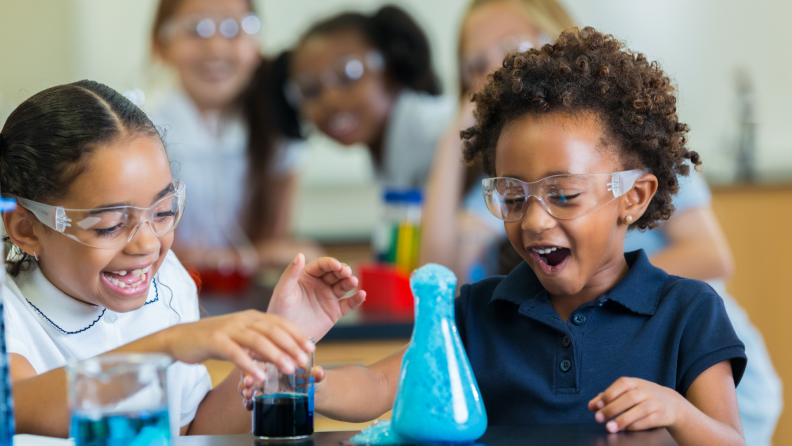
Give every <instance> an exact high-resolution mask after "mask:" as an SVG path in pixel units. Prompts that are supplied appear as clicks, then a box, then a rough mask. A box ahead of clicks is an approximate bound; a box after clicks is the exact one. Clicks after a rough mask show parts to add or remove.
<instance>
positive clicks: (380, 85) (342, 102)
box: [290, 30, 397, 146]
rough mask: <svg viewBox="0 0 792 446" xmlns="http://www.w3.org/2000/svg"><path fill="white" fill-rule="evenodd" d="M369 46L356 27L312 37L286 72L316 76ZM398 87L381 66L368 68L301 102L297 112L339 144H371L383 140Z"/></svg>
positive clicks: (359, 55)
mask: <svg viewBox="0 0 792 446" xmlns="http://www.w3.org/2000/svg"><path fill="white" fill-rule="evenodd" d="M372 50H374V47H372V46H371V45H370V44H369V43H368V42H367V41H366V39H365V38H364V36H363V35H362V34H361V33H360V32H358V31H355V30H349V31H337V32H333V33H330V34H326V35H319V36H314V37H310V38H308V39H307V40H306V41H305V42H303V43H302V44H301V45H300V47H299V48H297V50H296V51H295V52H294V55H293V58H292V66H291V73H290V75H291V77H292V78H299V77H301V76H306V75H307V76H314V77H317V78H318V77H320V76H321V75H322V73H323V72H325V71H326V70H328V69H332V68H334V67H335V66H337V65H338V63H339V61H341V60H343V59H344V58H347V57H349V56H357V57H360V58H363V57H365V55H366V54H367V53H369V52H370V51H372ZM396 93H397V92H396V91H395V89H394V88H393V87H392V86H391V85H389V82H388V81H387V79H386V76H385V72H384V71H378V72H375V71H372V70H366V71H365V73H364V74H363V76H362V77H361V78H360V79H359V80H357V81H355V82H354V83H352V84H351V85H348V86H346V87H337V88H325V89H324V90H323V91H322V93H321V95H320V96H319V97H318V98H316V99H314V100H308V101H306V102H305V103H303V104H302V105H301V112H302V114H303V116H305V117H306V118H307V119H308V120H309V121H311V122H312V123H314V124H315V125H316V126H317V127H318V128H319V130H321V131H322V133H324V134H326V135H327V136H329V137H330V138H333V139H334V140H336V141H338V142H339V143H341V144H344V145H352V144H360V143H362V144H367V145H369V146H374V145H378V144H379V143H381V141H382V137H383V135H384V133H385V123H386V122H387V119H388V116H389V114H390V110H391V108H392V107H393V104H394V101H395V99H396Z"/></svg>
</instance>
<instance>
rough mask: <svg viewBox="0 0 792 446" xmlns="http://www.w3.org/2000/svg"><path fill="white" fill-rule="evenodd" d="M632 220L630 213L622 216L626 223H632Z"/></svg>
mask: <svg viewBox="0 0 792 446" xmlns="http://www.w3.org/2000/svg"><path fill="white" fill-rule="evenodd" d="M632 220H633V218H632V215H628V216H626V217H624V221H626V222H627V224H628V225H629V224H630V223H632Z"/></svg>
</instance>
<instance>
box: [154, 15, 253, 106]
mask: <svg viewBox="0 0 792 446" xmlns="http://www.w3.org/2000/svg"><path fill="white" fill-rule="evenodd" d="M250 12H251V11H250V9H249V8H248V3H247V2H246V1H244V0H222V1H218V0H183V1H182V2H181V4H180V5H179V8H178V10H177V11H176V14H175V15H174V16H173V17H172V18H171V19H169V22H172V23H176V22H179V23H181V22H184V23H193V22H195V18H207V17H208V18H211V19H214V20H215V22H220V21H222V20H223V19H226V18H233V19H236V20H237V21H240V20H241V19H242V18H243V17H245V16H246V15H247V14H250ZM156 51H157V54H158V55H159V56H160V57H162V59H163V60H165V62H166V63H168V64H169V65H171V66H172V67H173V68H175V69H176V72H177V74H178V76H179V81H180V83H181V85H182V87H183V88H184V90H185V92H186V93H187V94H188V95H189V96H190V98H191V99H192V100H193V102H195V104H196V105H197V106H198V108H199V109H201V110H212V109H224V108H226V107H228V106H230V105H231V104H232V103H233V101H234V100H236V99H237V97H238V96H239V95H240V93H241V92H242V90H243V89H244V88H245V87H246V86H247V85H248V83H249V82H250V79H251V77H252V76H253V72H254V71H255V69H256V67H257V66H258V64H259V63H260V61H261V56H260V52H259V45H258V41H257V40H256V37H255V36H253V35H249V34H247V33H245V32H242V31H240V32H239V34H237V36H236V37H233V38H230V39H229V38H225V37H223V36H222V35H221V33H220V32H215V34H214V35H213V36H212V37H209V38H202V37H200V36H198V35H197V34H195V32H194V30H192V31H191V30H188V29H183V28H178V30H177V31H176V32H174V33H172V35H170V36H169V37H168V38H167V39H165V40H164V41H162V42H160V43H159V44H158V45H157V47H156Z"/></svg>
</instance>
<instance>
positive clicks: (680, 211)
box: [421, 0, 783, 446]
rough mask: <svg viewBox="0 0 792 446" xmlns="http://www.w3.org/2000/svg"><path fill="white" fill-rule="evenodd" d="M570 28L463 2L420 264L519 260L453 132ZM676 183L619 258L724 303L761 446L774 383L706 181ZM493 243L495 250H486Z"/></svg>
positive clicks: (543, 8)
mask: <svg viewBox="0 0 792 446" xmlns="http://www.w3.org/2000/svg"><path fill="white" fill-rule="evenodd" d="M572 26H573V22H572V20H571V19H570V17H569V15H568V14H567V13H566V12H565V11H564V9H563V7H562V6H561V5H560V4H559V3H557V2H556V1H555V0H474V1H473V2H472V3H471V4H470V7H469V8H468V11H467V13H466V15H465V17H464V19H463V21H462V26H461V30H460V37H459V58H460V85H461V87H462V88H461V93H462V96H461V101H462V105H461V108H460V113H459V114H458V116H457V120H456V121H455V123H454V124H453V125H452V126H451V127H449V130H448V132H447V133H446V135H445V136H444V137H443V139H442V142H441V144H440V145H439V146H438V149H437V155H436V159H435V162H434V165H433V167H432V173H431V175H430V181H429V187H428V193H427V201H426V206H425V210H424V213H423V221H422V231H423V238H422V246H421V260H422V263H429V262H435V263H441V264H444V265H447V266H449V267H451V268H452V269H453V270H454V271H455V272H456V273H457V275H458V276H459V277H464V278H466V279H467V280H477V279H480V278H482V276H483V275H487V274H493V273H498V274H506V273H508V272H509V271H511V269H512V268H513V267H515V266H516V265H517V264H518V263H520V262H522V259H521V258H520V257H519V255H517V254H516V252H515V251H514V249H513V248H512V247H511V245H510V244H508V242H506V241H505V234H504V233H503V228H502V225H501V224H500V221H499V220H497V219H495V218H493V217H492V216H491V215H490V214H489V212H488V211H487V208H486V206H485V204H484V200H483V198H482V196H481V185H480V178H477V177H476V176H475V175H471V171H470V170H468V169H469V168H466V167H465V166H464V165H463V164H462V163H461V162H460V159H461V154H462V141H461V139H460V137H459V131H460V130H461V129H464V128H467V127H469V126H471V125H473V123H474V122H475V120H474V118H473V115H472V111H471V110H472V109H471V106H470V104H469V99H470V94H471V93H473V92H476V91H478V90H479V89H480V88H481V87H482V86H483V85H484V83H485V82H486V80H487V75H488V74H489V73H492V72H493V71H495V70H496V69H497V68H500V66H501V64H502V60H503V56H504V55H505V53H506V52H508V51H513V50H524V49H526V48H527V47H539V46H541V45H543V44H545V43H548V41H549V40H552V39H554V38H555V37H556V36H557V35H558V34H559V33H560V32H561V31H563V30H564V29H566V28H569V27H572ZM466 175H467V176H466ZM476 180H479V181H476ZM466 181H467V182H466ZM470 182H473V183H474V184H473V185H472V186H470V192H469V193H467V194H463V191H465V190H466V186H468V184H469V183H470ZM679 183H680V191H679V193H678V194H677V195H676V196H675V197H674V206H675V208H676V211H675V212H674V214H673V215H672V216H671V218H670V219H668V220H667V221H664V222H662V223H661V224H660V226H659V228H658V229H655V230H651V231H644V232H639V231H636V230H633V231H630V232H629V233H628V234H627V238H626V241H625V252H629V251H634V250H637V249H644V250H645V251H646V253H647V254H648V255H649V256H650V260H651V262H652V264H653V265H655V266H657V267H659V268H661V269H663V270H665V271H666V272H668V273H669V274H676V275H679V276H683V277H688V278H693V279H698V280H706V281H708V283H709V284H710V285H711V286H712V287H713V288H715V290H716V291H717V292H718V294H719V295H720V296H721V297H722V298H723V301H724V304H725V306H726V310H727V313H728V315H729V317H730V319H731V322H732V324H733V326H734V330H735V331H736V333H737V336H738V337H739V338H740V340H742V342H743V343H744V344H745V351H746V354H747V355H748V358H749V361H748V366H747V368H746V371H745V375H744V376H743V380H742V383H741V384H740V386H739V387H738V388H737V398H738V400H739V407H740V418H741V421H742V427H743V430H744V433H745V439H746V444H748V445H750V446H753V445H757V446H765V445H769V444H770V443H771V441H772V437H773V432H774V431H775V426H776V423H777V421H778V417H779V416H780V414H781V409H782V407H783V400H782V392H781V381H780V379H779V377H778V375H777V373H776V372H775V369H774V367H773V364H772V361H771V360H770V355H769V354H768V352H767V348H766V347H765V344H764V340H763V339H762V336H761V333H759V331H758V330H757V329H756V327H754V326H753V325H752V324H751V322H750V320H749V319H748V315H747V314H746V313H745V311H744V310H743V309H742V308H740V306H739V305H738V304H737V302H736V301H735V300H734V299H733V298H732V297H731V296H729V295H728V293H727V292H726V288H725V283H724V279H725V278H728V276H729V275H731V273H732V271H733V261H732V257H731V251H730V248H729V245H728V242H727V241H726V239H725V237H724V235H723V232H722V230H721V228H720V225H719V223H718V219H717V217H716V216H715V214H714V212H713V210H712V206H711V201H712V197H711V194H710V191H709V188H708V187H707V184H706V182H705V181H704V179H703V178H702V177H701V175H699V174H698V173H696V172H693V173H692V174H691V176H690V177H689V178H680V180H679ZM453 216H456V217H455V218H453ZM449 221H450V222H455V223H447V222H449ZM499 242H501V246H500V249H497V248H494V247H495V246H497V244H498V243H499ZM488 254H489V255H488ZM482 259H484V260H482ZM481 265H484V266H483V267H482V266H481ZM498 269H501V270H500V271H498Z"/></svg>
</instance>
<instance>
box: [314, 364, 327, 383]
mask: <svg viewBox="0 0 792 446" xmlns="http://www.w3.org/2000/svg"><path fill="white" fill-rule="evenodd" d="M311 374H312V375H313V378H314V382H315V383H320V382H322V381H324V379H325V369H324V368H323V367H322V366H320V365H317V366H314V368H313V369H312V370H311Z"/></svg>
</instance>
